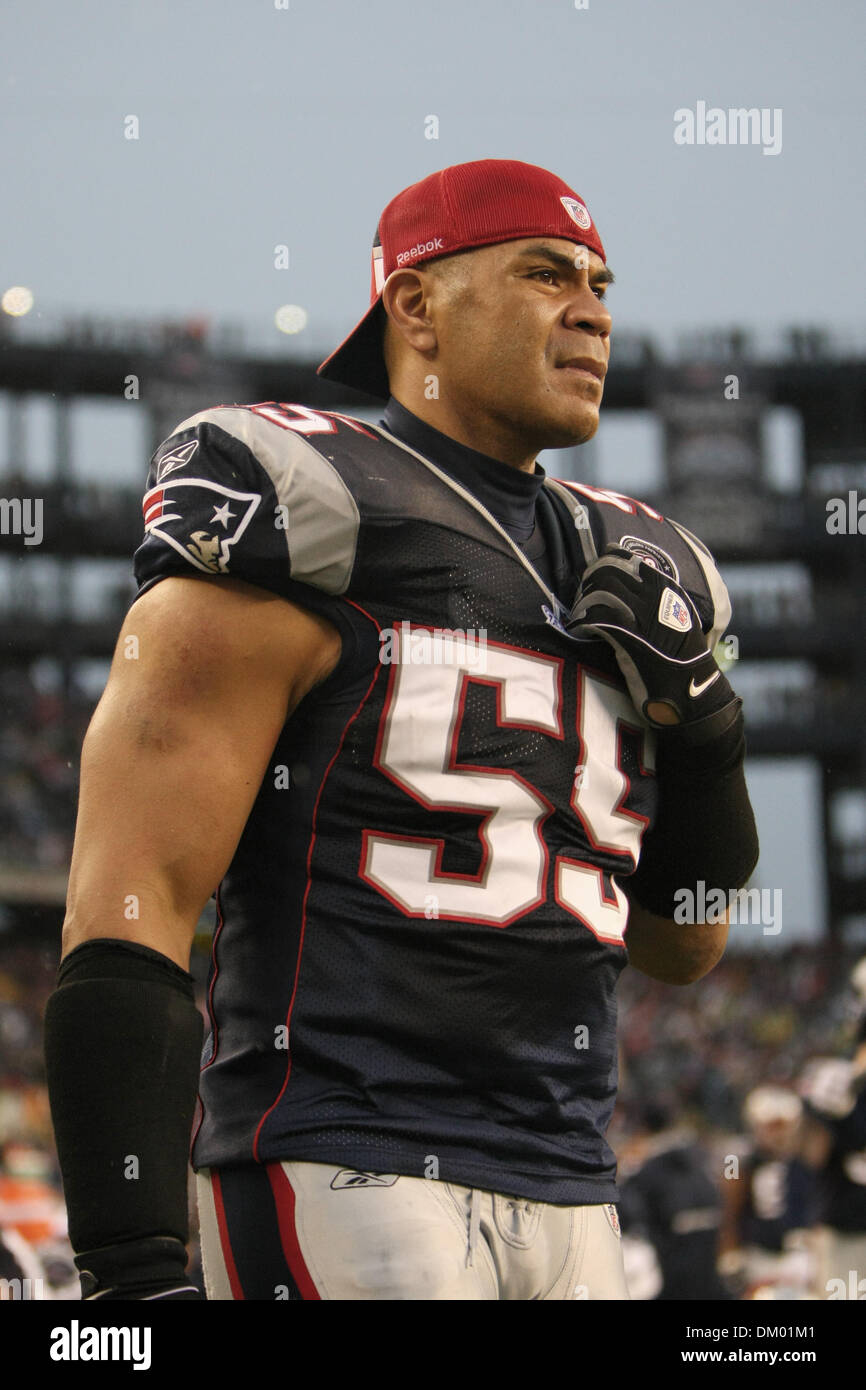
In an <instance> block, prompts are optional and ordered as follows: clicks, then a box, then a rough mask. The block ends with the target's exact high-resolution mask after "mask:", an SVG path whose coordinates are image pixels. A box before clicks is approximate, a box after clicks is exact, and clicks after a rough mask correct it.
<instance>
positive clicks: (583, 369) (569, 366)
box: [557, 357, 607, 382]
mask: <svg viewBox="0 0 866 1390" xmlns="http://www.w3.org/2000/svg"><path fill="white" fill-rule="evenodd" d="M557 370H558V371H568V372H573V373H574V374H575V375H576V376H584V377H586V378H587V380H589V379H590V378H592V379H594V380H595V381H598V382H602V381H604V377H605V373H606V371H607V367H606V366H605V364H604V363H603V362H598V361H596V359H595V358H594V357H569V359H568V360H567V361H566V362H559V363H558V364H557Z"/></svg>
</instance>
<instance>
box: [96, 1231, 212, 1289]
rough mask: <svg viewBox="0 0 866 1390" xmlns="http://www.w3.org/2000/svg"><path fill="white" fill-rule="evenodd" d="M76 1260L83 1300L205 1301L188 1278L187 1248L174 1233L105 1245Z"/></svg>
mask: <svg viewBox="0 0 866 1390" xmlns="http://www.w3.org/2000/svg"><path fill="white" fill-rule="evenodd" d="M75 1263H76V1265H77V1266H78V1270H79V1274H80V1276H81V1297H82V1300H84V1301H86V1302H115V1301H118V1300H120V1299H132V1300H146V1301H148V1302H157V1301H159V1302H163V1301H165V1300H167V1299H176V1298H184V1299H187V1300H189V1299H200V1300H202V1301H204V1294H203V1293H201V1291H200V1290H199V1289H197V1288H196V1286H195V1284H193V1283H192V1282H191V1281H190V1280H189V1279H188V1278H187V1275H186V1248H185V1246H184V1245H183V1244H182V1242H181V1241H179V1240H177V1238H176V1237H174V1236H148V1237H145V1238H144V1239H142V1240H126V1241H122V1242H121V1243H120V1244H118V1245H104V1246H102V1247H101V1249H99V1250H88V1251H87V1252H86V1253H85V1254H82V1255H76V1256H75Z"/></svg>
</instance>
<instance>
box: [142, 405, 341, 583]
mask: <svg viewBox="0 0 866 1390" xmlns="http://www.w3.org/2000/svg"><path fill="white" fill-rule="evenodd" d="M337 421H341V422H343V423H345V424H347V425H351V427H352V428H356V427H357V428H359V429H360V428H362V426H361V425H360V422H356V421H353V420H350V419H349V418H348V417H345V416H336V415H334V414H333V413H328V414H325V413H324V412H321V411H312V410H308V409H307V408H306V407H305V406H298V405H285V404H282V403H276V402H266V403H264V404H260V405H236V406H216V407H214V408H213V409H210V410H203V411H201V412H199V413H198V414H197V415H192V416H190V417H189V419H187V420H184V421H182V423H181V424H179V425H178V426H177V429H176V430H174V431H173V432H172V434H171V435H170V436H169V438H168V439H166V440H165V441H164V442H163V443H162V444H161V445H160V447H159V448H158V449H157V451H156V453H155V454H154V455H153V458H152V460H151V463H150V471H149V473H148V479H147V491H146V492H145V495H144V499H143V502H142V511H143V513H144V533H145V534H144V539H143V541H142V543H141V545H140V546H139V547H138V549H137V550H136V552H135V557H134V561H133V567H134V572H135V577H136V580H137V581H138V585H139V589H140V590H143V589H144V588H146V587H150V585H152V584H153V583H154V582H155V581H156V580H158V579H162V578H164V577H165V576H166V575H169V574H184V575H189V574H191V573H192V572H198V573H202V574H227V575H232V576H234V577H235V578H237V579H244V580H246V581H247V582H248V583H250V584H258V585H260V586H261V587H263V588H267V589H271V590H273V591H275V592H277V593H283V592H285V590H286V586H287V581H289V580H292V581H295V582H300V583H303V584H307V585H312V586H313V587H314V588H317V589H320V590H322V591H323V592H324V593H326V594H333V595H338V594H342V593H343V592H344V591H345V589H346V587H347V585H348V583H349V579H350V576H351V573H352V567H353V565H354V561H355V549H356V544H357V537H358V508H357V505H356V503H355V499H354V498H353V496H352V494H351V492H350V491H349V489H348V488H347V486H346V484H345V483H344V482H343V480H342V478H341V477H340V475H339V473H338V472H337V470H336V469H335V468H334V467H333V465H332V464H331V463H329V461H328V459H327V458H324V457H323V456H322V454H321V453H320V452H319V451H318V450H316V449H314V448H313V447H311V445H310V444H308V443H307V441H306V439H305V438H304V436H305V435H307V434H321V433H328V432H331V433H336V430H337Z"/></svg>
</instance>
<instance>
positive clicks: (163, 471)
mask: <svg viewBox="0 0 866 1390" xmlns="http://www.w3.org/2000/svg"><path fill="white" fill-rule="evenodd" d="M197 448H198V440H197V439H193V440H191V441H190V442H189V444H180V445H179V446H178V448H176V449H172V451H171V453H169V454H165V455H164V456H163V457H162V458H161V459H160V461H159V464H158V465H157V470H156V481H157V482H158V483H161V482H162V480H163V478H167V477H168V475H169V473H173V472H174V471H175V469H176V468H183V467H185V465H186V464H188V463H189V461H190V459H191V458H192V456H193V454H194V453H195V451H196V449H197Z"/></svg>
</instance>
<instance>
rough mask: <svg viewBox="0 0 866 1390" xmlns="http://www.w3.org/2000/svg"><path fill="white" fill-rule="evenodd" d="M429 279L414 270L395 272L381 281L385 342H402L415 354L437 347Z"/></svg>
mask: <svg viewBox="0 0 866 1390" xmlns="http://www.w3.org/2000/svg"><path fill="white" fill-rule="evenodd" d="M430 289H431V282H430V280H429V278H428V277H427V276H425V275H423V274H422V273H421V272H420V271H418V270H412V269H409V268H407V269H406V270H395V271H394V272H393V273H392V274H391V275H389V276H388V279H387V280H386V282H385V287H384V289H383V291H382V304H383V306H384V309H385V313H386V315H387V317H388V322H389V325H390V327H388V328H387V329H386V335H385V341H386V343H387V341H388V340H389V339H390V340H391V343H392V344H393V345H396V343H397V341H398V340H400V339H402V341H403V342H405V343H406V344H408V346H409V347H411V348H414V350H415V351H416V352H431V351H432V350H433V349H434V348H435V347H436V344H437V338H436V330H435V328H434V325H433V319H432V316H431V313H430Z"/></svg>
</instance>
